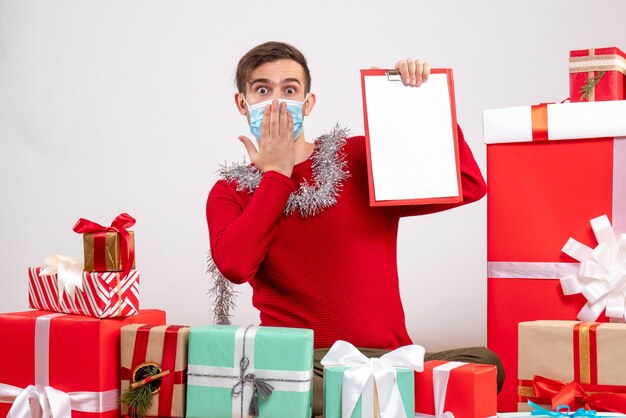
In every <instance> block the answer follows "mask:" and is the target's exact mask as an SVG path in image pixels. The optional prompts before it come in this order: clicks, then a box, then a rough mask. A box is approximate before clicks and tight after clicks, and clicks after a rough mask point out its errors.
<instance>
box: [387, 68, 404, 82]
mask: <svg viewBox="0 0 626 418" xmlns="http://www.w3.org/2000/svg"><path fill="white" fill-rule="evenodd" d="M387 81H402V77H401V76H400V70H387Z"/></svg>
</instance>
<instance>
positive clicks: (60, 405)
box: [0, 384, 72, 418]
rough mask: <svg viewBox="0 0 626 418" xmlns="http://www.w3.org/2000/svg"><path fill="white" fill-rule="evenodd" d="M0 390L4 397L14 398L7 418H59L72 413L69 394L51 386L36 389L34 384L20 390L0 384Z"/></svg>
mask: <svg viewBox="0 0 626 418" xmlns="http://www.w3.org/2000/svg"><path fill="white" fill-rule="evenodd" d="M0 392H1V393H2V394H3V395H5V396H6V397H9V398H10V397H14V398H15V401H14V402H13V406H11V409H10V410H9V413H8V414H7V418H31V417H42V418H61V417H70V416H71V415H72V408H71V406H70V396H69V395H68V394H67V393H65V392H62V391H60V390H56V389H54V388H53V387H51V386H45V387H43V388H41V390H38V389H37V387H36V386H35V385H29V386H27V387H26V388H25V389H23V390H22V389H20V388H18V387H15V386H10V385H4V384H2V385H0ZM5 396H3V397H5Z"/></svg>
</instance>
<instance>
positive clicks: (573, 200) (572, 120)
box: [483, 48, 626, 413]
mask: <svg viewBox="0 0 626 418" xmlns="http://www.w3.org/2000/svg"><path fill="white" fill-rule="evenodd" d="M625 74H626V56H625V55H624V54H623V53H622V52H621V51H619V50H618V49H617V48H605V49H595V50H585V51H572V52H571V54H570V100H571V101H570V103H562V104H541V105H536V106H523V107H515V108H506V109H495V110H486V111H485V112H484V114H483V122H484V136H485V142H486V143H487V178H488V181H487V183H488V261H489V263H488V264H489V266H488V271H489V279H488V345H489V348H491V349H492V350H494V351H495V352H496V353H497V354H498V355H499V356H500V358H501V360H502V362H503V365H504V368H505V370H506V373H507V380H506V381H505V385H504V388H503V390H502V392H501V393H500V395H499V398H498V409H499V410H502V411H514V410H520V411H524V410H530V407H529V401H530V405H535V406H534V407H535V408H543V409H545V410H547V411H555V410H557V408H559V407H567V408H569V409H570V410H572V411H574V410H575V409H579V408H583V409H593V410H596V411H611V412H621V413H626V369H624V367H625V364H626V363H624V358H626V357H625V356H626V325H624V324H620V323H615V322H624V319H625V309H626V307H625V301H626V300H625V295H626V234H625V233H626V100H624V99H625V98H626V95H625V91H626V90H625V89H626V83H625V78H626V77H625ZM576 319H578V321H576ZM611 322H612V323H611ZM518 408H519V409H518Z"/></svg>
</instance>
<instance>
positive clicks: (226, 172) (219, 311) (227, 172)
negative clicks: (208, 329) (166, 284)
mask: <svg viewBox="0 0 626 418" xmlns="http://www.w3.org/2000/svg"><path fill="white" fill-rule="evenodd" d="M348 132H349V131H348V129H345V128H342V127H340V126H339V125H336V126H335V127H334V128H333V129H332V130H331V131H330V132H327V133H324V134H323V135H322V136H320V137H319V138H317V139H316V141H315V149H314V151H313V154H312V155H311V160H312V164H311V169H312V171H313V175H312V178H311V183H309V182H308V181H306V180H305V181H304V182H303V183H302V184H300V187H299V188H298V190H296V191H295V192H293V193H291V195H290V196H289V199H288V200H287V204H286V205H285V209H284V213H285V215H287V216H290V215H293V213H294V212H295V211H296V210H297V211H298V212H300V215H301V216H302V217H307V216H315V215H317V214H318V213H320V212H322V211H323V210H324V209H326V208H327V207H330V206H332V205H334V204H335V203H337V197H338V196H339V193H340V192H341V184H342V183H343V181H344V180H345V179H347V178H348V177H349V176H350V173H349V172H348V171H347V170H346V165H347V163H346V161H345V155H344V154H343V152H342V151H341V149H342V148H343V146H344V145H345V143H346V139H345V138H346V136H347V135H348ZM220 176H221V177H222V179H224V180H226V181H228V182H231V183H235V184H236V190H237V191H238V192H241V191H247V192H249V193H254V191H255V190H256V189H257V188H258V187H259V184H260V183H261V177H262V176H263V172H262V171H261V170H260V169H259V168H257V167H256V166H251V165H249V164H246V163H235V164H232V165H231V166H223V167H221V168H220ZM207 263H208V268H207V273H209V274H210V275H211V276H212V278H213V285H212V286H211V289H210V290H209V294H211V295H213V296H214V298H215V299H214V301H213V314H214V318H213V321H214V323H216V324H223V325H226V324H230V316H231V314H230V310H231V309H234V307H235V299H236V295H235V294H236V293H237V292H236V291H235V290H234V286H233V283H232V282H230V281H229V280H228V279H226V278H225V277H224V276H223V275H222V274H221V273H220V272H219V270H218V269H217V266H216V265H215V263H214V262H213V258H212V257H211V254H210V253H209V256H208V259H207Z"/></svg>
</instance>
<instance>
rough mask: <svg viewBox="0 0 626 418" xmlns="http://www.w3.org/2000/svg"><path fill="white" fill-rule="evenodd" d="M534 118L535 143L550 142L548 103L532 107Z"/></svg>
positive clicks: (533, 132)
mask: <svg viewBox="0 0 626 418" xmlns="http://www.w3.org/2000/svg"><path fill="white" fill-rule="evenodd" d="M530 111H531V117H532V134H533V142H534V141H547V140H548V103H541V104H538V105H534V106H531V107H530Z"/></svg>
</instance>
